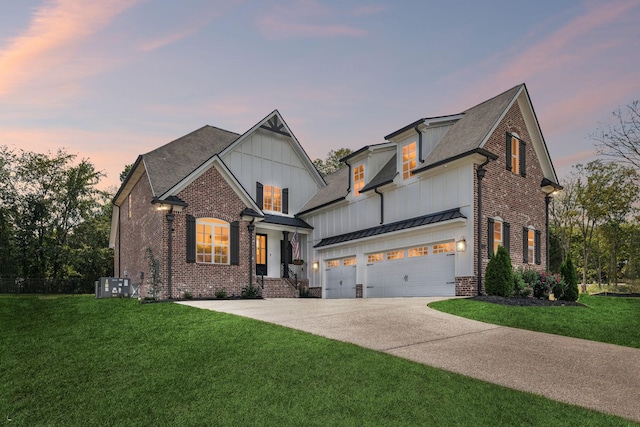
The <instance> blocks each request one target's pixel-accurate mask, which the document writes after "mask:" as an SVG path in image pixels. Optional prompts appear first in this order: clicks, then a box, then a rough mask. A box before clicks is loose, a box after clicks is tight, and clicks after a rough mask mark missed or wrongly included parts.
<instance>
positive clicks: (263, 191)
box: [256, 182, 289, 214]
mask: <svg viewBox="0 0 640 427" xmlns="http://www.w3.org/2000/svg"><path fill="white" fill-rule="evenodd" d="M256 202H257V204H258V207H259V208H260V209H264V210H266V211H273V212H282V213H283V214H288V213H289V189H288V188H280V187H276V186H275V185H262V183H260V182H256Z"/></svg>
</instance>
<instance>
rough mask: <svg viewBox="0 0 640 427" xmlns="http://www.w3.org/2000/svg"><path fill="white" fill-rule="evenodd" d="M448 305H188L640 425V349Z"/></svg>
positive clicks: (416, 301) (399, 301)
mask: <svg viewBox="0 0 640 427" xmlns="http://www.w3.org/2000/svg"><path fill="white" fill-rule="evenodd" d="M439 299H444V298H384V299H383V298H375V299H374V298H371V299H348V300H347V299H345V300H326V299H324V300H323V299H267V300H235V301H190V302H182V303H181V304H185V305H190V306H193V307H199V308H204V309H209V310H215V311H220V312H225V313H231V314H236V315H239V316H245V317H250V318H253V319H258V320H262V321H265V322H270V323H274V324H277V325H282V326H286V327H289V328H293V329H298V330H302V331H306V332H310V333H312V334H315V335H320V336H323V337H327V338H331V339H335V340H339V341H345V342H350V343H354V344H357V345H360V346H362V347H367V348H371V349H374V350H378V351H382V352H385V353H389V354H393V355H395V356H399V357H403V358H406V359H409V360H413V361H416V362H419V363H424V364H426V365H430V366H435V367H438V368H442V369H446V370H448V371H453V372H458V373H460V374H463V375H467V376H470V377H473V378H478V379H480V380H484V381H487V382H491V383H495V384H500V385H503V386H506V387H510V388H514V389H518V390H524V391H528V392H532V393H536V394H540V395H543V396H546V397H549V398H551V399H554V400H559V401H562V402H567V403H571V404H575V405H579V406H583V407H586V408H591V409H595V410H597V411H601V412H606V413H610V414H614V415H618V416H621V417H625V418H628V419H631V420H634V421H636V422H640V350H638V349H632V348H627V347H621V346H616V345H611V344H603V343H599V342H594V341H586V340H581V339H576V338H567V337H561V336H557V335H550V334H544V333H540V332H530V331H524V330H520V329H513V328H508V327H504V326H496V325H491V324H487V323H482V322H477V321H474V320H468V319H463V318H460V317H457V316H452V315H449V314H445V313H441V312H439V311H436V310H433V309H430V308H429V307H427V304H428V303H430V302H432V301H437V300H439Z"/></svg>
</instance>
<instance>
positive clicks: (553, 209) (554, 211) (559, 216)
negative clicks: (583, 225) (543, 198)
mask: <svg viewBox="0 0 640 427" xmlns="http://www.w3.org/2000/svg"><path fill="white" fill-rule="evenodd" d="M579 180H580V177H578V176H577V175H576V174H575V173H573V174H571V175H570V176H569V177H568V178H567V179H566V180H565V181H564V182H563V183H562V186H563V189H562V190H560V191H558V192H556V193H555V194H554V195H553V198H552V199H551V204H550V206H549V217H550V219H551V229H552V235H553V236H554V237H555V238H556V239H557V243H558V244H559V249H560V257H561V262H564V261H565V259H566V258H567V256H568V254H569V252H570V250H571V246H572V243H573V241H574V238H575V231H576V230H577V228H578V219H579V210H578V198H577V191H576V187H578V185H579V184H578V183H579Z"/></svg>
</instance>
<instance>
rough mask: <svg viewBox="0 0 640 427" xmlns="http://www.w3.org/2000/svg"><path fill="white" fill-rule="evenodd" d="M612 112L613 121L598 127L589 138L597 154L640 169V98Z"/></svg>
mask: <svg viewBox="0 0 640 427" xmlns="http://www.w3.org/2000/svg"><path fill="white" fill-rule="evenodd" d="M612 114H613V117H614V119H613V123H610V124H608V125H603V126H601V127H600V128H598V130H596V132H595V133H593V134H592V135H591V139H593V140H594V141H595V142H596V148H597V150H598V153H599V154H601V155H603V156H605V157H610V158H613V159H615V160H619V161H622V162H624V163H627V164H628V165H630V166H632V167H633V168H634V169H636V170H640V100H636V101H633V102H632V103H631V104H629V105H627V107H626V108H625V109H624V110H623V109H620V108H618V109H617V110H616V111H614V112H613V113H612Z"/></svg>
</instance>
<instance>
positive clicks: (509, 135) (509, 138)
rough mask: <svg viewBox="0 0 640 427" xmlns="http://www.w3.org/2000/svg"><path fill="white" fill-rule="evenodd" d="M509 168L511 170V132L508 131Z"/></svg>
mask: <svg viewBox="0 0 640 427" xmlns="http://www.w3.org/2000/svg"><path fill="white" fill-rule="evenodd" d="M506 148H507V149H506V152H507V170H508V171H510V170H511V134H510V133H507V147H506Z"/></svg>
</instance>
